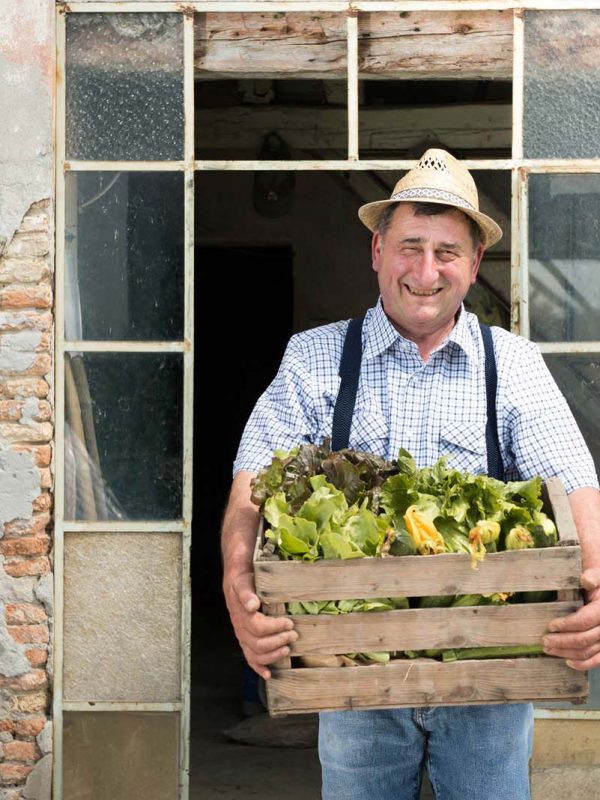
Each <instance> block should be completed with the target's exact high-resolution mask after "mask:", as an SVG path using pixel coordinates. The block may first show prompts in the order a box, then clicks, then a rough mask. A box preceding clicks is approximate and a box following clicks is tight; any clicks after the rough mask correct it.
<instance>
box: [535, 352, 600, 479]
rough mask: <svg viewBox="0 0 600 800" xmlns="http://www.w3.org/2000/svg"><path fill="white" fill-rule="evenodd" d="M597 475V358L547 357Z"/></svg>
mask: <svg viewBox="0 0 600 800" xmlns="http://www.w3.org/2000/svg"><path fill="white" fill-rule="evenodd" d="M545 359H546V363H547V364H548V368H549V369H550V372H551V373H552V374H553V376H554V379H555V380H556V382H557V383H558V385H559V386H560V389H561V391H562V392H563V394H564V395H565V397H566V398H567V401H568V403H569V405H570V407H571V410H572V412H573V414H574V415H575V419H576V420H577V424H578V425H579V428H580V429H581V433H582V434H583V437H584V439H585V441H586V443H587V445H588V447H589V448H590V450H591V453H592V456H593V457H594V463H595V465H596V472H598V473H600V354H598V353H596V354H583V355H570V354H569V355H546V356H545Z"/></svg>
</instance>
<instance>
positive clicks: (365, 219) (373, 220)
mask: <svg viewBox="0 0 600 800" xmlns="http://www.w3.org/2000/svg"><path fill="white" fill-rule="evenodd" d="M419 202H423V203H435V204H436V205H449V203H444V202H443V201H442V200H433V199H432V198H431V197H426V196H424V197H423V198H422V200H421V199H420V198H419V197H414V198H411V199H410V200H377V201H375V202H374V203H366V204H365V205H364V206H361V207H360V208H359V209H358V217H359V219H360V221H361V222H362V223H363V225H366V226H367V228H368V229H369V230H370V231H372V232H373V233H374V232H375V231H376V230H377V228H378V226H379V220H380V219H381V215H382V214H383V212H384V211H385V209H386V208H387V207H388V206H391V205H398V204H399V203H419ZM451 207H452V208H456V210H457V211H462V212H463V214H466V215H467V217H471V219H472V220H474V221H475V222H476V223H477V225H478V227H479V230H480V231H481V241H482V244H483V246H484V247H485V248H488V247H491V246H492V245H493V244H496V242H499V241H500V239H501V238H502V228H501V227H500V226H499V225H498V224H497V223H495V222H494V220H493V219H492V218H491V217H488V216H487V214H482V213H481V211H471V210H470V209H468V208H462V207H459V206H451Z"/></svg>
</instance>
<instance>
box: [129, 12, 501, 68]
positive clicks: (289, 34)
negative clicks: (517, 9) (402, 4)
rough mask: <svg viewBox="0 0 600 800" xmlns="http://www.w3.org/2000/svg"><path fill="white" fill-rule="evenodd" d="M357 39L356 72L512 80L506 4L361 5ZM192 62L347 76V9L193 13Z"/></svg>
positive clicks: (207, 64)
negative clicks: (406, 8) (373, 8)
mask: <svg viewBox="0 0 600 800" xmlns="http://www.w3.org/2000/svg"><path fill="white" fill-rule="evenodd" d="M358 42H359V51H358V54H359V76H360V77H361V78H364V77H369V76H375V77H385V78H386V79H391V78H396V79H407V78H428V79H430V80H431V79H438V78H450V77H457V78H461V79H463V80H464V79H469V78H489V79H496V80H497V79H504V80H510V78H511V74H512V12H510V11H476V12H472V11H471V12H469V11H466V12H465V11H444V12H441V13H432V12H431V11H422V12H418V11H411V12H405V13H403V14H399V13H398V12H389V13H388V12H378V13H365V14H361V15H360V16H359V35H358ZM122 57H123V56H121V58H122ZM195 66H196V78H197V79H198V78H199V79H206V78H221V77H229V78H244V77H250V76H252V77H256V78H275V77H286V76H289V77H293V78H300V77H301V78H323V79H329V80H331V79H332V78H334V77H345V75H346V30H345V15H344V14H339V13H331V12H319V13H294V12H287V13H268V12H262V13H255V14H251V13H246V12H244V13H235V12H234V13H231V12H230V13H216V12H208V13H206V14H198V15H197V17H196V56H195Z"/></svg>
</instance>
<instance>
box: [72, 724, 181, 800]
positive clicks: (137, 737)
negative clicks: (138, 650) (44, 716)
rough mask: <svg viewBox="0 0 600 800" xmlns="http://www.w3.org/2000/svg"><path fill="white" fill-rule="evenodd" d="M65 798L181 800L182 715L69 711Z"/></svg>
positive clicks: (73, 799)
mask: <svg viewBox="0 0 600 800" xmlns="http://www.w3.org/2000/svg"><path fill="white" fill-rule="evenodd" d="M63 720H64V723H63V724H64V749H63V787H64V788H63V797H64V800H132V798H135V797H139V798H144V800H176V798H177V797H178V782H179V778H178V770H179V746H178V739H179V715H178V714H165V713H159V712H154V713H137V712H131V711H127V712H112V711H97V712H93V711H76V712H73V711H71V712H65V714H64V715H63Z"/></svg>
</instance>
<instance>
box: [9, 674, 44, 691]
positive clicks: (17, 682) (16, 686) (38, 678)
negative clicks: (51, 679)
mask: <svg viewBox="0 0 600 800" xmlns="http://www.w3.org/2000/svg"><path fill="white" fill-rule="evenodd" d="M0 680H1V679H0ZM4 681H5V683H6V687H7V688H9V689H13V690H15V691H18V692H29V691H31V690H33V689H45V688H46V686H48V675H47V674H46V670H43V669H34V670H32V671H31V672H26V673H25V674H24V675H18V676H17V677H16V678H4Z"/></svg>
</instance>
